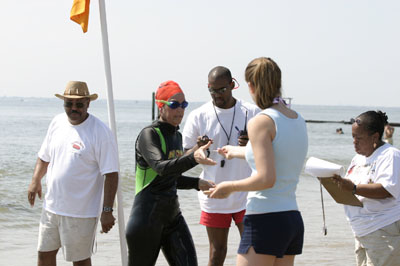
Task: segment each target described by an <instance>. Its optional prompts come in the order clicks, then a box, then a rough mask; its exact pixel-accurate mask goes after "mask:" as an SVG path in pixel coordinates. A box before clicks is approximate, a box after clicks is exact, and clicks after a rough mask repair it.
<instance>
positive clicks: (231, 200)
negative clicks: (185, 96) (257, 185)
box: [182, 100, 260, 213]
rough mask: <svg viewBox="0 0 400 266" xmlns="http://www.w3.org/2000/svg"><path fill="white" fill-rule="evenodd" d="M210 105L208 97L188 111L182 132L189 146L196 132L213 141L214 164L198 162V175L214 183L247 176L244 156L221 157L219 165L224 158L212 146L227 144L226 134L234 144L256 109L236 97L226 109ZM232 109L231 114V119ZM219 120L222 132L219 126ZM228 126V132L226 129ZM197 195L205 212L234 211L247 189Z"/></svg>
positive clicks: (242, 204) (243, 201) (240, 206)
mask: <svg viewBox="0 0 400 266" xmlns="http://www.w3.org/2000/svg"><path fill="white" fill-rule="evenodd" d="M213 106H214V105H213V103H212V101H209V102H207V103H205V104H203V105H202V106H200V107H199V108H197V109H196V110H194V111H192V112H191V113H190V114H189V116H188V118H187V120H186V123H185V128H184V130H183V133H182V135H183V148H184V149H191V148H192V147H194V146H195V145H196V142H197V137H198V136H203V135H207V136H208V137H209V138H210V139H212V140H213V141H214V142H213V144H211V146H210V151H211V154H210V158H211V159H213V160H215V161H216V162H217V165H215V166H206V165H201V166H202V167H203V171H202V173H201V174H200V178H203V179H207V180H212V181H214V182H215V183H216V184H218V183H221V182H222V181H231V180H239V179H243V178H246V177H249V176H250V175H251V169H250V167H249V166H248V164H247V162H246V161H245V160H242V159H232V160H225V165H224V167H221V166H220V162H221V161H222V160H223V159H224V158H223V157H222V156H221V155H219V154H218V153H216V152H213V150H216V149H217V148H220V147H222V146H225V145H227V144H228V137H227V135H228V136H229V135H231V137H230V139H229V144H230V145H238V137H239V130H243V129H244V127H245V123H246V121H247V122H248V121H249V120H250V118H252V117H254V116H255V115H256V114H257V113H258V112H259V111H260V109H259V108H258V107H257V106H255V105H254V104H250V103H246V102H243V101H241V100H236V104H235V106H234V107H232V108H230V109H221V108H218V107H216V106H215V111H214V108H213ZM215 113H217V115H218V118H219V121H220V122H218V119H217V115H216V114H215ZM234 113H235V117H234V119H233V114H234ZM246 113H247V119H246ZM232 119H233V123H232ZM221 124H222V126H223V128H224V129H225V131H226V133H225V132H224V130H223V129H222V127H221ZM231 128H232V133H230V132H231ZM246 128H247V126H246ZM198 197H199V201H200V207H201V210H203V211H205V212H208V213H234V212H239V211H241V210H244V209H245V208H246V197H247V192H236V193H232V194H231V195H230V196H229V197H228V198H226V199H211V198H208V197H207V196H206V195H204V193H203V192H201V191H200V192H199V193H198Z"/></svg>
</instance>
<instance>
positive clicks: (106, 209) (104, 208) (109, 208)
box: [103, 206, 113, 212]
mask: <svg viewBox="0 0 400 266" xmlns="http://www.w3.org/2000/svg"><path fill="white" fill-rule="evenodd" d="M112 211H113V208H112V207H108V206H106V207H103V212H112Z"/></svg>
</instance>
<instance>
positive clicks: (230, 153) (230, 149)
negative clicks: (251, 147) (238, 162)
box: [217, 145, 238, 160]
mask: <svg viewBox="0 0 400 266" xmlns="http://www.w3.org/2000/svg"><path fill="white" fill-rule="evenodd" d="M237 150H238V146H232V145H226V146H224V147H222V148H218V149H217V152H218V153H219V154H221V155H222V156H224V157H225V158H226V159H228V160H230V159H233V158H235V157H236V155H237V152H238V151H237Z"/></svg>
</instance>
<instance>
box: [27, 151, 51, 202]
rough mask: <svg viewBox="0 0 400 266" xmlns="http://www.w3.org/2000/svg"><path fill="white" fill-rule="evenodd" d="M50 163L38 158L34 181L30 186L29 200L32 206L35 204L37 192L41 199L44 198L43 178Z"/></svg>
mask: <svg viewBox="0 0 400 266" xmlns="http://www.w3.org/2000/svg"><path fill="white" fill-rule="evenodd" d="M48 165H49V163H48V162H45V161H43V160H42V159H40V158H37V160H36V165H35V170H34V171H33V177H32V181H31V183H30V185H29V187H28V201H29V204H30V205H31V206H32V207H33V205H35V198H36V194H38V196H39V198H40V199H41V198H42V178H43V177H44V175H45V174H46V173H47V166H48Z"/></svg>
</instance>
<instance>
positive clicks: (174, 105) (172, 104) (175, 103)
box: [156, 100, 189, 109]
mask: <svg viewBox="0 0 400 266" xmlns="http://www.w3.org/2000/svg"><path fill="white" fill-rule="evenodd" d="M156 102H160V103H163V104H166V105H168V107H169V108H171V109H176V108H178V107H182V109H185V108H186V107H188V105H189V103H188V102H187V101H183V102H182V103H180V102H178V101H172V102H168V101H164V100H156Z"/></svg>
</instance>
